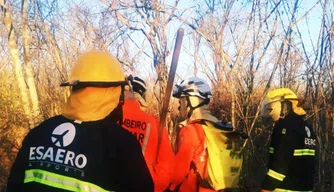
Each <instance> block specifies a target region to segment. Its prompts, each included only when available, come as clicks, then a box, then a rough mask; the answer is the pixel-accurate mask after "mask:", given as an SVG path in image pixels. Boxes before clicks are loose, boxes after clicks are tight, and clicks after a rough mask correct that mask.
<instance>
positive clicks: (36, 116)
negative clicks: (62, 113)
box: [22, 0, 41, 127]
mask: <svg viewBox="0 0 334 192" xmlns="http://www.w3.org/2000/svg"><path fill="white" fill-rule="evenodd" d="M22 39H23V50H24V51H23V52H24V62H25V64H26V67H25V71H26V75H27V85H28V88H29V94H30V99H31V104H32V119H31V125H30V126H32V127H34V126H35V125H36V124H37V123H38V122H39V121H40V120H41V117H40V114H41V113H40V109H39V100H38V95H37V90H36V84H35V79H34V74H33V70H32V67H31V57H30V50H29V49H30V48H29V45H30V39H31V37H30V34H29V28H28V0H23V1H22Z"/></svg>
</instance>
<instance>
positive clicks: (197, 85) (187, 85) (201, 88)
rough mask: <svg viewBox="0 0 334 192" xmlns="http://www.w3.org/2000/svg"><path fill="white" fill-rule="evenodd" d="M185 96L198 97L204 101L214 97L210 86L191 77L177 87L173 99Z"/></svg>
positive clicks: (201, 80) (199, 79)
mask: <svg viewBox="0 0 334 192" xmlns="http://www.w3.org/2000/svg"><path fill="white" fill-rule="evenodd" d="M185 96H197V97H200V98H202V99H204V100H209V99H210V98H211V97H212V94H211V88H210V86H209V85H208V84H207V83H206V82H205V81H204V80H203V79H201V78H198V77H191V78H189V79H185V80H183V81H181V83H180V84H179V85H177V84H176V85H175V87H174V90H173V97H176V98H180V97H185Z"/></svg>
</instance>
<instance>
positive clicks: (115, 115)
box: [108, 85, 125, 126]
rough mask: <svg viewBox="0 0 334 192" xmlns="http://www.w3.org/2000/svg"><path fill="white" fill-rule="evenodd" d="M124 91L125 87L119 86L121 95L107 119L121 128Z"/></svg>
mask: <svg viewBox="0 0 334 192" xmlns="http://www.w3.org/2000/svg"><path fill="white" fill-rule="evenodd" d="M124 90H125V86H124V85H122V86H121V95H120V96H119V102H118V105H117V107H116V108H115V109H114V110H113V111H112V112H111V113H110V114H109V115H108V117H109V118H110V119H111V120H112V121H114V122H116V123H118V124H119V125H121V126H122V123H123V104H124Z"/></svg>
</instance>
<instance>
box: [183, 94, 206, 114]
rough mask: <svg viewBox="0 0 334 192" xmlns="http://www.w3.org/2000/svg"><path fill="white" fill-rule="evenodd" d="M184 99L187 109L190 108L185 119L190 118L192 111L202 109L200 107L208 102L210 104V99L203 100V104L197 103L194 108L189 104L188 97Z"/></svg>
mask: <svg viewBox="0 0 334 192" xmlns="http://www.w3.org/2000/svg"><path fill="white" fill-rule="evenodd" d="M186 99H187V107H189V108H190V110H189V112H188V114H187V117H188V118H190V116H191V115H192V114H193V111H194V110H195V109H197V108H199V107H202V106H204V105H207V104H209V102H210V99H205V100H204V101H203V102H201V103H199V104H198V105H196V106H194V107H193V106H192V105H191V102H190V99H189V97H186Z"/></svg>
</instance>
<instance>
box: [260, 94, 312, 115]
mask: <svg viewBox="0 0 334 192" xmlns="http://www.w3.org/2000/svg"><path fill="white" fill-rule="evenodd" d="M284 100H289V101H290V102H291V103H292V110H293V111H294V112H295V113H296V114H297V115H305V114H306V112H305V110H304V109H303V108H302V107H299V106H298V102H299V101H298V97H297V95H296V94H295V93H294V92H293V91H292V90H291V89H289V88H279V89H275V90H272V91H269V92H268V93H267V95H266V97H265V99H264V101H263V103H262V107H261V115H262V116H268V114H267V113H266V109H267V107H268V104H272V103H275V102H277V101H284ZM273 106H277V107H279V106H278V105H273ZM273 106H272V107H273ZM272 107H271V108H272ZM271 110H272V109H271Z"/></svg>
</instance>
